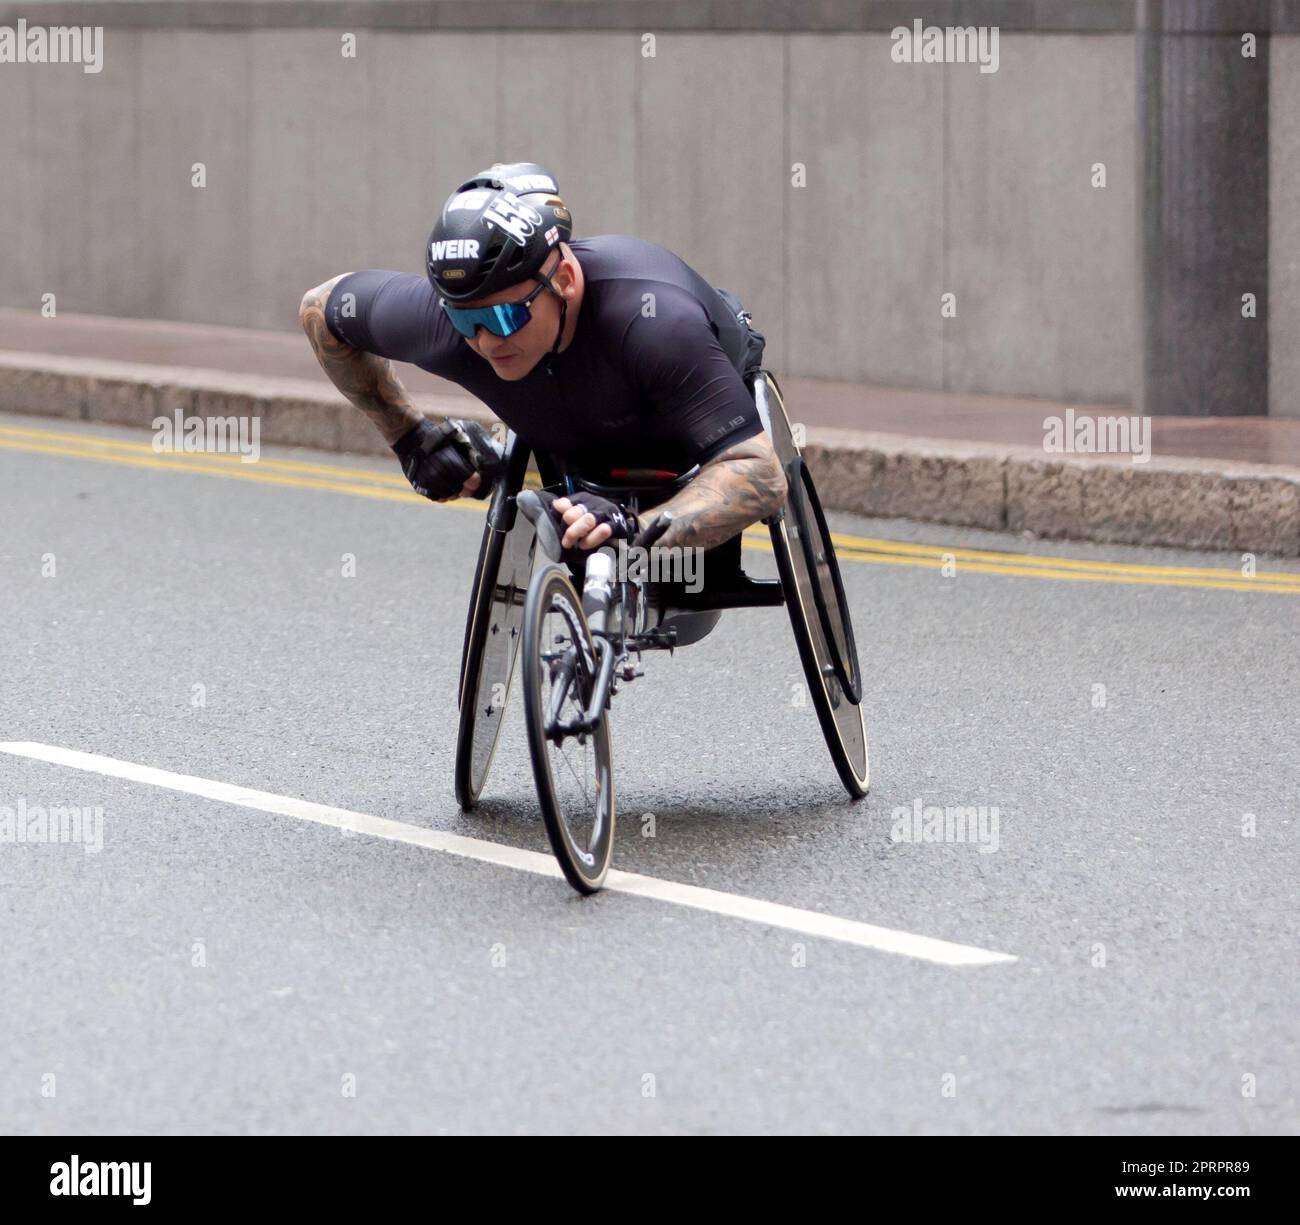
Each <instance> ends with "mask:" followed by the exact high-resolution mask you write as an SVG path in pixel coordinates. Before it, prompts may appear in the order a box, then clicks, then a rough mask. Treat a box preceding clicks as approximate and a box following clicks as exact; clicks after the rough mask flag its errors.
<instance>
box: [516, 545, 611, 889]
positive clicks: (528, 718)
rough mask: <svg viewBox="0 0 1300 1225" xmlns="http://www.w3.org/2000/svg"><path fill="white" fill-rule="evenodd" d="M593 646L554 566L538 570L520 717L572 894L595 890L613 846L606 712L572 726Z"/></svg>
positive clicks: (527, 615)
mask: <svg viewBox="0 0 1300 1225" xmlns="http://www.w3.org/2000/svg"><path fill="white" fill-rule="evenodd" d="M597 659H598V656H597V653H596V644H595V643H594V641H593V639H592V636H591V631H590V630H589V629H588V627H587V618H586V617H585V616H584V615H583V612H582V601H581V600H580V599H579V597H578V593H577V591H576V590H575V589H574V586H573V582H572V580H571V579H570V578H569V575H568V572H567V571H566V570H564V569H563V568H562V567H560V566H549V567H547V569H545V570H543V571H541V572H540V573H539V574H538V575H537V576H536V577H535V578H534V579H533V582H532V585H531V586H530V587H529V589H528V599H527V602H526V604H525V607H524V632H523V681H524V721H525V723H526V724H527V726H528V749H529V752H530V753H531V755H532V759H533V777H534V778H535V780H536V782H537V799H538V802H539V803H540V805H541V809H542V819H543V820H544V821H545V822H546V834H547V837H549V838H550V840H551V849H552V850H553V851H554V852H555V857H556V859H558V860H559V861H560V867H561V868H562V869H563V870H564V875H565V877H567V878H568V881H569V884H571V885H572V886H573V887H574V888H575V889H577V890H578V892H579V893H595V892H596V890H597V889H599V888H600V887H601V885H602V884H603V883H604V880H605V873H606V872H608V871H609V861H610V856H611V855H612V854H613V850H614V773H613V771H614V761H613V750H612V748H611V745H610V736H609V719H608V712H607V711H602V712H600V717H599V719H598V720H597V722H596V723H595V725H594V727H592V729H591V730H589V731H577V730H573V729H574V727H575V725H576V723H577V722H578V720H579V719H581V718H582V716H583V714H584V712H585V710H586V706H587V703H588V702H589V701H590V700H591V696H592V691H593V689H594V687H595V682H596V667H597Z"/></svg>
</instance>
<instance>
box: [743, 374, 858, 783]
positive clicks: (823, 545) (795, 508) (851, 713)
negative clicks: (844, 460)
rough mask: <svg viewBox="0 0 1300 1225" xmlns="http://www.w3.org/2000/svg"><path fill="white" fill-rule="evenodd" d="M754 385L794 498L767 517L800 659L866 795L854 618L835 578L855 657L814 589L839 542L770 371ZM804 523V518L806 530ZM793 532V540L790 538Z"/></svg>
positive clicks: (834, 567) (817, 705)
mask: <svg viewBox="0 0 1300 1225" xmlns="http://www.w3.org/2000/svg"><path fill="white" fill-rule="evenodd" d="M752 385H753V389H754V399H755V402H756V404H757V405H758V410H759V415H760V417H761V418H762V420H763V424H764V426H765V427H766V428H767V431H768V434H769V436H770V437H771V439H772V446H773V448H774V449H775V451H776V453H777V456H778V457H779V458H780V460H781V463H782V466H783V467H784V468H785V470H786V477H787V480H788V481H789V484H790V501H789V503H788V504H787V505H786V507H785V508H784V509H783V510H782V511H781V513H780V514H779V515H778V516H777V517H776V518H775V519H774V520H772V521H771V522H770V524H769V527H770V531H771V534H772V551H773V553H775V554H776V567H777V573H778V574H779V575H780V577H781V588H782V590H783V591H784V593H785V606H786V611H787V612H788V613H789V614H790V627H791V629H792V630H793V631H794V638H795V644H796V645H797V647H798V649H799V660H800V662H801V663H802V665H803V671H804V677H805V679H806V680H807V682H808V688H809V691H810V692H811V693H812V700H813V708H814V709H815V710H816V711H817V720H818V722H819V723H820V724H821V729H822V736H823V737H824V738H825V740H826V747H827V749H828V750H829V751H830V755H831V760H832V761H833V762H834V763H835V770H836V773H838V774H839V776H840V781H841V782H842V783H843V784H844V789H845V790H846V791H847V792H848V793H849V795H850V796H851V797H852V798H853V799H855V800H856V799H860V798H861V797H862V796H864V795H866V794H867V789H868V788H869V787H870V785H871V766H870V754H869V751H868V746H867V729H866V723H865V722H864V720H863V717H862V703H861V671H860V669H859V667H858V663H857V648H856V645H855V640H854V636H853V623H852V620H851V619H850V616H849V609H848V604H847V602H845V601H843V599H842V597H843V586H842V584H840V583H838V582H835V581H832V582H831V583H830V587H831V593H830V594H832V595H834V597H835V599H836V601H837V603H836V608H837V609H838V610H839V611H840V612H841V614H842V616H843V619H844V627H845V635H844V639H845V642H846V643H847V646H848V647H849V648H850V649H851V656H845V657H843V658H841V657H840V655H841V653H840V652H838V651H837V650H836V649H835V648H834V646H833V645H832V643H833V641H834V635H833V633H831V634H828V633H827V630H826V629H825V628H824V622H823V620H822V616H821V614H820V612H819V610H818V607H817V596H816V594H815V593H816V592H817V591H818V590H820V589H821V588H820V587H819V581H818V577H817V575H818V572H819V570H821V571H823V573H822V578H821V581H822V582H825V580H826V578H827V577H828V574H829V573H833V574H834V576H835V579H838V577H839V564H838V562H837V561H836V560H835V548H834V545H833V544H832V543H831V538H830V533H829V531H827V530H826V520H825V517H824V516H822V515H821V514H820V513H819V512H820V509H821V504H820V501H816V500H815V499H816V496H817V495H816V488H815V486H813V485H812V478H811V476H810V475H807V471H806V469H805V468H804V466H803V458H802V456H801V455H800V453H799V447H798V446H797V444H796V443H795V440H794V433H793V431H792V430H791V428H790V419H789V417H788V416H787V415H786V411H785V404H784V403H783V402H782V399H781V393H780V389H779V388H778V387H777V385H776V380H775V379H773V378H772V377H771V376H770V375H769V374H768V373H767V372H766V371H761V372H759V374H758V375H757V376H756V377H755V378H754V380H753V384H752ZM809 489H811V490H812V498H813V499H814V500H813V501H810V500H809V498H808V495H807V492H806V491H807V490H809ZM801 523H802V524H803V525H806V531H805V530H804V528H802V527H801ZM812 531H816V533H817V537H816V539H812V540H806V539H805V536H806V534H807V533H810V532H812ZM792 535H793V536H794V539H791V536H792ZM819 556H824V557H825V558H826V559H827V564H826V565H825V566H819V565H818V564H817V561H816V559H817V558H818V557H819ZM828 612H829V608H828ZM841 669H843V671H844V672H845V673H847V674H848V675H849V676H850V677H853V678H856V679H857V685H856V686H853V687H852V689H854V690H856V694H857V696H856V697H854V696H853V693H852V692H851V687H850V686H849V685H846V684H845V683H844V682H843V681H842V680H841Z"/></svg>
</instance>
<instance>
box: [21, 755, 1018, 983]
mask: <svg viewBox="0 0 1300 1225" xmlns="http://www.w3.org/2000/svg"><path fill="white" fill-rule="evenodd" d="M0 753H8V754H10V755H11V756H14V757H27V758H31V759H33V760H35V761H45V762H49V763H50V764H51V765H56V766H68V767H70V768H71V769H74V770H87V771H89V772H90V773H92V774H103V775H106V776H108V777H109V778H123V779H128V780H130V781H131V782H136V783H147V784H148V785H149V786H152V787H165V788H167V789H168V790H169V791H182V792H185V793H186V794H187V795H197V796H202V797H203V798H204V799H209V800H218V801H220V802H221V803H224V804H235V805H238V806H239V807H240V808H252V809H255V810H257V811H258V812H270V813H275V814H276V815H278V816H282V817H297V818H298V819H299V820H300V821H312V822H315V823H316V824H317V825H328V826H332V827H333V828H334V829H342V830H349V831H354V832H356V833H358V834H369V835H370V836H371V837H374V838H387V839H389V840H390V841H393V842H405V843H408V844H409V845H411V846H422V847H425V848H426V849H428V850H431V851H442V852H444V853H445V854H448V855H459V856H461V857H462V858H464V859H475V860H478V861H479V862H480V863H491V864H496V865H497V866H498V867H502V868H514V869H515V870H516V871H520V872H533V873H536V874H537V875H539V876H550V877H555V878H557V879H563V876H562V873H561V872H560V866H559V864H557V863H556V862H555V860H554V858H553V857H552V856H550V855H543V854H541V853H539V852H537V851H525V850H521V849H520V848H519V847H513V846H503V845H502V844H501V843H498V842H485V841H483V840H481V839H479V838H467V837H465V836H464V835H462V834H449V833H444V832H442V831H440V830H433V829H421V828H420V827H419V826H417V825H407V824H405V823H404V822H402V821H391V820H389V819H388V818H387V817H375V816H371V815H369V814H368V813H363V812H350V811H349V810H348V809H346V808H331V807H329V806H328V805H325V804H313V803H312V802H311V801H309V800H297V799H294V798H293V797H292V796H287V795H273V794H272V793H271V792H269V791H254V790H253V789H252V788H249V787H237V786H235V785H234V784H233V783H219V782H216V781H215V780H213V779H207V778H197V777H195V776H194V775H190V774H173V773H172V772H171V771H170V770H157V769H154V768H153V767H152V766H142V765H138V764H137V763H135V762H131V761H119V760H117V759H116V758H114V757H101V756H100V755H99V754H97V753H80V752H78V751H77V750H76V749H62V748H58V747H57V746H55V745H49V744H34V743H31V742H27V741H13V742H8V743H0ZM605 888H606V889H607V890H609V891H611V892H614V893H629V894H632V895H633V896H634V897H643V898H653V899H654V900H656V901H660V902H670V903H672V904H673V905H675V906H685V907H688V908H689V909H692V910H703V911H708V912H709V913H711V914H718V915H726V916H727V917H728V918H733V919H744V920H746V921H747V922H750V923H760V924H763V925H765V926H767V927H779V928H783V929H785V930H787V931H793V932H799V933H801V934H802V935H806V936H817V937H819V938H821V939H825V940H838V941H840V942H842V943H844V944H854V945H857V946H858V947H859V948H868V949H877V950H878V951H880V952H884V953H897V954H898V955H900V956H902V957H913V958H916V959H917V960H919V961H929V962H933V963H934V964H936V965H943V966H988V965H999V964H1003V963H1006V962H1013V961H1016V960H1017V958H1015V957H1013V956H1011V955H1010V954H1009V953H995V952H992V951H991V950H989V949H980V948H975V947H973V946H971V945H967V944H952V943H950V942H949V941H947V940H935V939H932V938H931V937H929V936H916V935H913V934H912V933H911V932H903V931H895V930H893V929H891V928H888V927H877V926H875V925H874V924H872V923H859V922H857V921H856V920H854V919H840V918H836V917H835V916H834V915H827V914H820V913H818V912H817V911H814V910H799V909H798V908H796V907H794V906H782V905H780V904H778V903H776V902H765V901H762V900H760V899H758V898H750V897H744V896H742V895H740V894H736V893H723V892H721V891H719V890H716V889H701V888H699V887H698V886H695V885H682V884H678V883H677V882H676V881H669V880H659V879H657V878H656V877H653V876H640V875H638V874H637V873H634V872H616V871H611V872H610V873H609V875H608V877H606V880H605Z"/></svg>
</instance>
